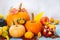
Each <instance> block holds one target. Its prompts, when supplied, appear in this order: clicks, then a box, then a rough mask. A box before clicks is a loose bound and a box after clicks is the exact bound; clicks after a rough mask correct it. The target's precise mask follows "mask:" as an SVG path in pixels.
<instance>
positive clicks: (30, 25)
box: [25, 19, 43, 34]
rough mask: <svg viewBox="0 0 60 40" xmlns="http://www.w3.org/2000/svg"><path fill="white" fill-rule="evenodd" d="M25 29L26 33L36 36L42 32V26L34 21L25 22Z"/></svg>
mask: <svg viewBox="0 0 60 40" xmlns="http://www.w3.org/2000/svg"><path fill="white" fill-rule="evenodd" d="M25 27H26V29H27V31H31V32H33V33H34V34H38V33H39V32H41V31H42V28H43V26H42V24H41V23H40V22H36V21H34V19H33V20H32V21H31V20H30V21H27V22H26V24H25Z"/></svg>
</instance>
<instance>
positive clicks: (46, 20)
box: [40, 16, 49, 25]
mask: <svg viewBox="0 0 60 40" xmlns="http://www.w3.org/2000/svg"><path fill="white" fill-rule="evenodd" d="M40 22H41V23H42V24H43V25H45V24H46V23H47V22H49V18H48V17H47V16H45V17H42V18H41V20H40Z"/></svg>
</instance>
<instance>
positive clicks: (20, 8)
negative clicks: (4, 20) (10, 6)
mask: <svg viewBox="0 0 60 40" xmlns="http://www.w3.org/2000/svg"><path fill="white" fill-rule="evenodd" d="M21 7H22V3H20V5H19V10H18V11H19V12H20V11H21Z"/></svg>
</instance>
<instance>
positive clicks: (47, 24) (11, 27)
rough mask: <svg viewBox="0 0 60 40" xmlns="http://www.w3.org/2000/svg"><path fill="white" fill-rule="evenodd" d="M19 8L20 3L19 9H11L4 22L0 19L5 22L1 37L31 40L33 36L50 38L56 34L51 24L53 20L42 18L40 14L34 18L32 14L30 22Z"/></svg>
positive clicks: (28, 17)
mask: <svg viewBox="0 0 60 40" xmlns="http://www.w3.org/2000/svg"><path fill="white" fill-rule="evenodd" d="M21 7H22V3H21V4H20V6H19V9H16V8H11V9H10V10H9V13H8V15H7V17H6V20H5V19H2V17H1V18H0V19H2V20H4V21H5V24H4V25H3V26H5V27H3V31H4V32H3V33H1V34H2V35H4V36H3V37H5V38H7V40H9V35H10V36H11V37H15V38H20V37H25V38H28V39H31V38H33V37H34V36H35V35H37V36H38V37H41V36H42V35H44V36H45V37H50V36H52V35H54V34H55V33H56V27H55V25H54V24H51V23H52V22H54V19H53V18H51V19H50V20H49V18H48V17H42V15H43V12H42V13H40V14H38V15H37V16H36V17H34V13H32V19H31V20H30V16H29V14H28V12H27V10H26V9H25V8H21ZM3 23H4V22H3ZM3 23H2V24H3ZM58 23H59V21H58V20H57V21H55V24H58ZM1 26H2V25H1ZM6 31H7V32H6Z"/></svg>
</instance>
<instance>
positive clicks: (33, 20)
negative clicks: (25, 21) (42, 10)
mask: <svg viewBox="0 0 60 40" xmlns="http://www.w3.org/2000/svg"><path fill="white" fill-rule="evenodd" d="M32 22H34V13H32Z"/></svg>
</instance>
